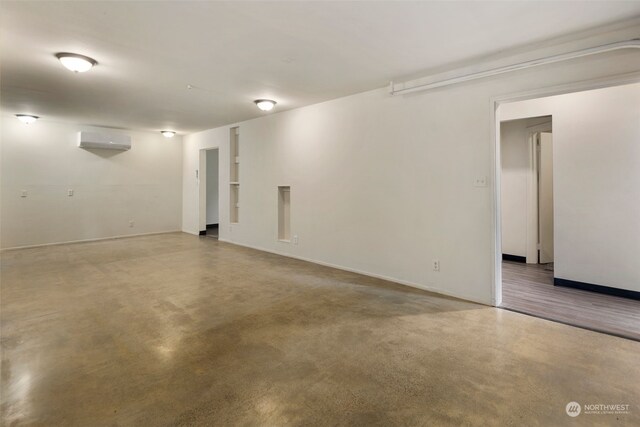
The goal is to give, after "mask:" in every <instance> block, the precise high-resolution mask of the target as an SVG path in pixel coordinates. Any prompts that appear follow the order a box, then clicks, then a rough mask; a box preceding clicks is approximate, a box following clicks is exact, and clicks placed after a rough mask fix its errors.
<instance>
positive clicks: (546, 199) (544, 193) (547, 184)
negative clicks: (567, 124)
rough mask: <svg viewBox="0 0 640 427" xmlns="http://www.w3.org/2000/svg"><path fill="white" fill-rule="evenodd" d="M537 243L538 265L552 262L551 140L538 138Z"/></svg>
mask: <svg viewBox="0 0 640 427" xmlns="http://www.w3.org/2000/svg"><path fill="white" fill-rule="evenodd" d="M538 242H539V249H540V255H539V256H540V264H546V263H550V262H553V138H552V135H551V132H540V134H539V138H538Z"/></svg>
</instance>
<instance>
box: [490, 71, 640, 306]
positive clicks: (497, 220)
mask: <svg viewBox="0 0 640 427" xmlns="http://www.w3.org/2000/svg"><path fill="white" fill-rule="evenodd" d="M638 82H640V73H639V72H634V73H628V74H623V75H619V76H614V77H605V78H600V79H594V80H587V81H583V82H578V83H571V84H567V85H560V86H552V87H547V88H541V89H537V90H533V91H527V92H520V93H514V94H510V95H505V96H498V97H492V98H491V99H490V105H489V107H490V111H491V112H490V119H491V126H490V130H491V141H492V143H491V148H492V150H493V153H492V159H491V162H492V167H493V171H494V179H493V185H492V190H493V231H494V233H493V261H492V262H493V292H492V295H491V300H492V303H493V305H494V306H499V305H500V304H501V303H502V230H501V216H500V207H501V200H500V188H501V169H502V168H501V162H500V122H499V121H498V116H497V114H496V112H497V110H498V107H499V106H500V104H506V103H509V102H515V101H524V100H528V99H535V98H544V97H547V96H554V95H562V94H566V93H572V92H583V91H587V90H594V89H602V88H606V87H612V86H622V85H626V84H632V83H638Z"/></svg>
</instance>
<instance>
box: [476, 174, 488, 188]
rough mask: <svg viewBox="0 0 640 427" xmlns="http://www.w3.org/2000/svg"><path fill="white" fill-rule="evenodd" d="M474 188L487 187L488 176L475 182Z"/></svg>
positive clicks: (481, 177)
mask: <svg viewBox="0 0 640 427" xmlns="http://www.w3.org/2000/svg"><path fill="white" fill-rule="evenodd" d="M473 186H474V187H486V186H487V177H486V176H479V177H477V178H476V179H475V181H473Z"/></svg>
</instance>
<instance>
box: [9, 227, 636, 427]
mask: <svg viewBox="0 0 640 427" xmlns="http://www.w3.org/2000/svg"><path fill="white" fill-rule="evenodd" d="M0 274H1V276H0V279H1V282H0V283H1V291H2V299H1V302H0V309H1V311H0V316H1V319H0V320H1V344H2V370H1V380H2V381H1V390H0V396H1V405H0V409H1V420H0V424H2V425H7V426H20V425H29V426H32V425H33V426H62V425H64V426H97V425H109V426H112V425H113V426H115V425H120V426H129V425H130V426H159V425H201V426H211V425H219V426H236V425H243V426H263V425H271V426H309V425H320V426H324V425H327V426H341V425H344V426H372V425H380V426H422V425H423V426H442V425H453V426H461V425H465V426H507V425H510V426H523V425H527V426H534V425H538V426H564V425H567V426H573V425H576V424H575V422H576V419H574V418H571V417H569V416H567V414H566V405H567V403H569V402H571V401H577V402H582V403H606V404H610V403H616V404H628V405H631V410H630V412H629V413H625V414H617V415H607V414H599V415H593V414H591V415H588V414H581V415H580V417H582V418H581V419H580V420H579V421H580V423H581V424H582V425H586V424H588V425H612V424H616V425H629V426H631V425H640V408H638V406H637V402H638V401H640V399H639V397H640V370H638V369H637V368H638V366H640V343H638V342H635V341H632V340H627V339H623V338H618V337H614V336H611V335H605V334H600V333H596V332H592V331H589V330H585V329H579V328H574V327H571V326H567V325H564V324H561V323H556V322H549V321H546V320H542V319H539V318H536V317H531V316H526V315H522V314H519V313H515V312H511V311H507V310H501V309H496V308H493V307H488V306H484V305H479V304H475V303H471V302H466V301H461V300H458V299H455V298H449V297H445V296H442V295H437V294H433V293H429V292H424V291H421V290H417V289H412V288H409V287H406V286H401V285H397V284H394V283H390V282H387V281H384V280H380V279H374V278H371V277H366V276H362V275H358V274H354V273H349V272H345V271H341V270H336V269H332V268H328V267H323V266H319V265H315V264H311V263H307V262H303V261H298V260H294V259H291V258H285V257H281V256H278V255H273V254H269V253H265V252H260V251H257V250H253V249H247V248H242V247H239V246H235V245H231V244H228V243H224V242H220V241H218V240H216V239H212V238H207V237H197V236H192V235H188V234H183V233H170V234H163V235H155V236H144V237H134V238H126V239H117V240H106V241H100V242H92V243H80V244H70V245H60V246H51V247H42V248H33V249H22V250H15V251H6V252H3V253H2V254H1V269H0Z"/></svg>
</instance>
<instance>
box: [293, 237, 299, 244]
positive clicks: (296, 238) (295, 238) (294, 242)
mask: <svg viewBox="0 0 640 427" xmlns="http://www.w3.org/2000/svg"><path fill="white" fill-rule="evenodd" d="M293 244H294V245H297V244H298V236H297V235H295V236H293Z"/></svg>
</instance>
